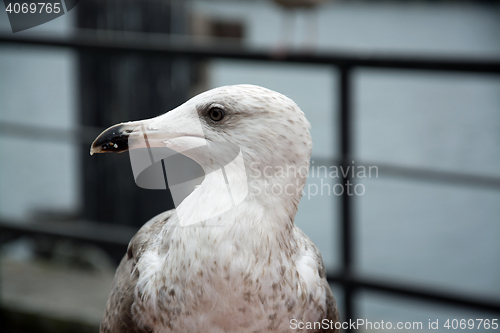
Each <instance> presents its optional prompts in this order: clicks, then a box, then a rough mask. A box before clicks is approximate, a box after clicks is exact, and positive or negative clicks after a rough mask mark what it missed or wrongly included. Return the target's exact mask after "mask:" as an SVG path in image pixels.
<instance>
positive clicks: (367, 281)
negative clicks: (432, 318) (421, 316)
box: [327, 273, 500, 314]
mask: <svg viewBox="0 0 500 333" xmlns="http://www.w3.org/2000/svg"><path fill="white" fill-rule="evenodd" d="M327 278H328V282H330V283H338V284H340V285H343V286H346V285H347V286H349V287H350V288H354V289H359V290H367V291H374V292H381V293H383V294H386V295H394V296H403V297H408V298H411V299H416V300H422V301H426V302H437V303H441V304H443V305H451V306H457V307H466V308H469V309H471V310H479V311H488V312H494V313H497V314H498V313H500V300H496V301H495V300H491V299H486V298H479V297H471V296H463V294H457V293H453V292H449V291H444V290H443V289H441V288H440V289H437V288H432V287H425V288H424V287H416V286H409V285H407V284H401V283H397V282H394V281H391V282H386V281H381V280H378V279H375V278H367V277H365V278H362V277H356V276H346V275H345V274H342V273H338V274H336V273H329V274H327Z"/></svg>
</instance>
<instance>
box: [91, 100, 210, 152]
mask: <svg viewBox="0 0 500 333" xmlns="http://www.w3.org/2000/svg"><path fill="white" fill-rule="evenodd" d="M204 144H206V140H205V136H204V134H203V130H202V127H201V124H200V121H199V120H198V116H197V113H195V114H194V115H193V116H192V117H190V116H189V115H186V114H185V113H183V112H182V109H179V110H172V111H170V112H167V113H166V114H163V115H161V116H158V117H155V118H150V119H145V120H140V121H131V122H128V123H122V124H118V125H114V126H111V127H110V128H108V129H107V130H105V131H104V132H102V133H101V134H99V136H98V137H97V138H96V139H95V140H94V142H93V143H92V146H91V147H90V155H93V154H95V153H122V152H124V151H127V150H131V149H136V148H152V147H168V148H171V149H173V150H176V151H177V152H180V153H182V152H183V151H185V150H189V149H192V148H196V147H199V146H201V145H204Z"/></svg>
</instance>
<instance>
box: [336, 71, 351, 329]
mask: <svg viewBox="0 0 500 333" xmlns="http://www.w3.org/2000/svg"><path fill="white" fill-rule="evenodd" d="M351 69H352V68H351V67H350V66H347V65H342V66H340V67H339V70H340V82H339V83H340V96H339V102H340V110H339V111H340V114H339V115H340V121H339V125H340V128H339V133H340V158H341V160H340V163H341V166H342V168H343V169H344V170H347V167H349V166H351V167H352V164H351V161H350V160H351V157H352V122H351V94H352V87H351V76H350V75H351V73H352V71H351ZM350 174H351V173H350V172H345V171H344V172H343V178H342V182H343V184H342V185H343V188H344V191H343V193H342V196H341V197H340V200H341V208H340V214H341V226H342V227H341V230H342V271H343V273H342V275H343V289H344V311H345V313H344V315H343V318H344V320H345V321H349V319H352V320H355V317H354V315H355V313H354V300H353V297H354V290H353V287H352V284H351V281H350V278H351V276H352V267H353V225H352V194H353V193H354V192H353V186H352V185H351V186H348V184H352V181H353V180H352V177H351V175H350ZM348 190H349V192H348ZM350 331H351V330H350V329H347V330H346V332H350Z"/></svg>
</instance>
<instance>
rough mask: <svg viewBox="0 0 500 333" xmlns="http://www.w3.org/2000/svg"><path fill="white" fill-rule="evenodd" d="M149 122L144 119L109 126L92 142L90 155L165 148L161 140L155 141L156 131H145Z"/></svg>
mask: <svg viewBox="0 0 500 333" xmlns="http://www.w3.org/2000/svg"><path fill="white" fill-rule="evenodd" d="M150 121H151V119H146V120H143V121H131V122H128V123H121V124H117V125H114V126H111V127H110V128H108V129H106V130H104V131H103V132H102V133H101V134H99V136H98V137H97V138H96V139H95V140H94V142H92V146H91V147H90V155H94V154H96V153H123V152H124V151H127V150H130V149H135V148H146V147H158V146H165V145H164V144H162V140H156V137H157V135H156V134H157V132H158V131H151V130H146V128H147V125H148V124H149V122H150ZM137 138H141V139H142V140H138V139H137ZM132 139H135V140H132ZM141 143H142V144H141Z"/></svg>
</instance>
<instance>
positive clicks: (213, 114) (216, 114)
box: [208, 108, 224, 121]
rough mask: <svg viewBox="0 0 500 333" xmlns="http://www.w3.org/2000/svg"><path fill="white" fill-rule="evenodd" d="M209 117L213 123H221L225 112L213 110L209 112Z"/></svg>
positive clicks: (217, 109)
mask: <svg viewBox="0 0 500 333" xmlns="http://www.w3.org/2000/svg"><path fill="white" fill-rule="evenodd" d="M208 115H209V116H210V119H212V120H213V121H221V120H222V118H224V111H222V109H219V108H211V109H210V111H208Z"/></svg>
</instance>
